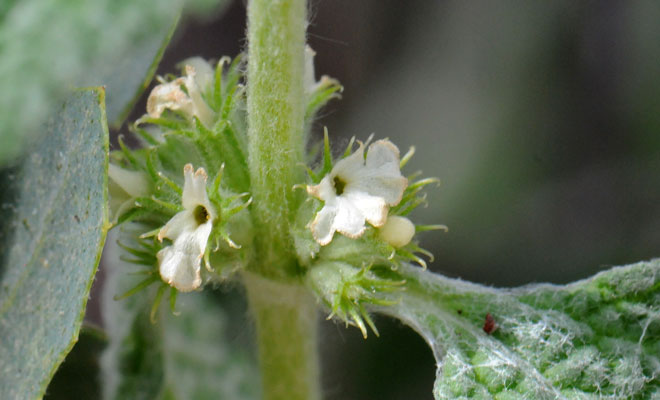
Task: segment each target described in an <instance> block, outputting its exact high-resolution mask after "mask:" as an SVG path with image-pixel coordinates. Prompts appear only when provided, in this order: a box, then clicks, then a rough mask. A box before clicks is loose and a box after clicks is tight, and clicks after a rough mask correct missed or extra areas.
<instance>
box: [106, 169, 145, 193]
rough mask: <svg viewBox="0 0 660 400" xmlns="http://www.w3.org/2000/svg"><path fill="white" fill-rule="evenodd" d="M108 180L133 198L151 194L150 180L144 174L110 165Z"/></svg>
mask: <svg viewBox="0 0 660 400" xmlns="http://www.w3.org/2000/svg"><path fill="white" fill-rule="evenodd" d="M108 178H110V180H111V181H113V182H114V183H115V184H116V185H117V186H119V187H120V188H122V189H123V190H124V191H125V192H126V193H127V194H128V195H130V196H131V197H142V196H146V195H148V194H149V179H148V178H147V175H146V174H145V173H144V172H140V171H129V170H127V169H124V168H121V167H118V166H116V165H114V164H108Z"/></svg>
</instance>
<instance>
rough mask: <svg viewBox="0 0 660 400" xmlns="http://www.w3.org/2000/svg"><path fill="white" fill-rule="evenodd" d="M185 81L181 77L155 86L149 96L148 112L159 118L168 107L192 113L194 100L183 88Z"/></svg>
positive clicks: (187, 113)
mask: <svg viewBox="0 0 660 400" xmlns="http://www.w3.org/2000/svg"><path fill="white" fill-rule="evenodd" d="M182 84H183V81H182V80H181V78H179V79H175V80H174V81H172V82H168V83H161V84H160V85H156V87H154V88H153V90H152V91H151V93H150V94H149V97H148V98H147V113H148V114H149V116H150V117H152V118H159V117H160V116H161V115H162V114H163V112H164V111H165V110H166V109H169V110H172V111H182V112H183V113H184V114H186V115H192V113H193V103H192V100H190V98H189V97H188V95H186V93H185V92H184V91H183V90H181V85H182Z"/></svg>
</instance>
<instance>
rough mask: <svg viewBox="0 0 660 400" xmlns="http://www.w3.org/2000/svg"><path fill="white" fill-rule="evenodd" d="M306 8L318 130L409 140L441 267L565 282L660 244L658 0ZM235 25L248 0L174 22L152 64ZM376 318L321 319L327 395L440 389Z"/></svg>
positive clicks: (476, 277)
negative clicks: (374, 331)
mask: <svg viewBox="0 0 660 400" xmlns="http://www.w3.org/2000/svg"><path fill="white" fill-rule="evenodd" d="M310 15H311V21H310V26H309V43H310V45H311V46H312V48H313V49H314V50H315V51H316V52H317V57H316V60H315V61H316V62H315V64H316V71H317V76H320V75H321V74H327V75H330V76H332V77H335V78H337V79H339V81H340V82H341V83H342V84H343V86H344V88H345V90H344V93H343V99H342V100H341V101H334V102H332V103H330V105H329V106H328V107H327V108H326V109H324V110H323V111H322V117H321V118H320V119H319V120H318V121H317V122H316V124H315V127H314V129H315V132H316V134H319V132H320V131H321V129H322V127H323V126H327V127H328V129H329V131H330V134H331V137H332V138H333V140H335V141H339V142H340V143H341V142H342V140H345V139H341V138H348V137H351V136H353V135H355V136H357V137H358V138H359V139H366V137H367V136H368V135H369V134H370V133H372V132H374V133H375V134H376V137H377V138H382V137H389V138H390V139H391V140H393V141H394V142H395V143H396V144H397V145H398V146H399V148H400V149H401V150H402V152H405V151H406V150H407V148H408V147H409V146H411V145H415V146H416V148H417V153H416V155H415V157H414V158H413V160H412V161H411V162H410V163H409V166H407V169H406V171H404V172H407V173H410V172H413V171H415V170H417V169H422V170H423V171H424V173H425V174H426V175H430V176H437V177H439V178H440V179H441V180H442V185H441V187H439V188H431V189H429V190H428V203H429V207H428V208H425V209H420V210H418V211H416V212H415V213H414V214H413V217H412V219H413V220H414V222H416V223H424V224H430V223H443V224H446V225H448V226H449V232H448V233H438V232H432V233H427V234H426V235H424V236H423V237H422V245H423V247H426V248H428V249H430V250H432V251H433V253H434V254H435V255H436V260H435V262H433V263H431V264H430V268H431V269H432V270H433V271H436V272H440V273H443V274H446V275H449V276H455V277H461V278H463V279H467V280H472V281H477V282H481V283H484V284H488V285H495V286H516V285H521V284H526V283H532V282H541V281H543V282H546V281H547V282H554V283H565V282H569V281H572V280H576V279H580V278H585V277H587V276H589V275H591V274H593V273H595V272H597V271H600V270H603V269H606V268H609V267H610V266H612V265H619V264H626V263H631V262H636V261H640V260H645V259H650V258H652V257H654V256H660V173H659V171H660V24H659V23H658V21H660V3H658V2H652V1H647V2H616V1H598V2H596V1H557V2H522V1H517V2H514V1H499V2H487V1H474V2H460V1H451V2H448V1H430V0H426V1H425V0H409V1H405V2H404V1H395V0H362V1H351V0H324V1H319V0H316V1H313V2H312V4H311V10H310ZM245 26H246V21H245V6H244V4H243V2H241V1H236V2H234V3H232V4H231V5H230V6H229V7H228V8H226V9H225V10H223V11H222V12H218V13H217V15H209V16H208V17H207V18H205V19H203V20H200V19H188V20H184V21H183V23H182V25H181V27H180V29H179V31H178V32H177V34H176V36H175V38H174V40H173V42H172V44H171V45H170V47H169V49H168V50H167V52H166V54H165V56H164V59H163V62H162V63H161V66H160V67H159V70H158V73H159V74H164V73H168V72H173V71H175V65H176V64H177V63H178V62H179V61H181V60H183V59H185V58H187V57H190V56H197V55H200V56H203V57H205V58H215V59H217V58H219V57H220V56H221V55H229V56H235V55H236V54H238V53H239V52H240V51H242V50H243V49H244V47H245ZM145 99H146V95H145V96H143V98H142V100H141V102H140V103H139V104H138V105H137V107H136V110H135V111H134V117H138V116H139V115H141V114H142V113H143V110H144V104H145ZM133 119H134V118H133ZM125 131H126V129H125V128H123V130H120V132H125ZM116 133H117V132H115V134H116ZM101 270H102V269H101ZM97 297H98V296H97ZM90 308H93V305H92V306H90ZM377 324H378V327H379V330H380V332H381V336H380V338H376V337H374V336H373V335H372V336H370V337H369V339H367V340H366V341H364V340H363V339H362V337H361V335H360V333H359V331H358V330H357V329H354V328H349V329H345V328H344V327H343V326H342V325H336V324H335V323H333V322H325V323H324V326H323V333H322V341H321V347H322V351H323V357H324V367H323V377H324V378H323V379H324V390H325V393H326V396H327V398H328V399H379V400H385V399H432V395H431V389H432V384H433V377H434V372H435V368H434V360H433V357H432V355H431V352H430V350H428V349H427V347H426V345H425V344H424V342H423V341H422V340H421V339H420V338H419V337H417V336H416V334H415V333H414V332H412V331H411V330H410V329H408V328H406V327H403V326H401V324H399V323H397V322H394V321H390V320H386V319H384V318H379V319H378V320H377Z"/></svg>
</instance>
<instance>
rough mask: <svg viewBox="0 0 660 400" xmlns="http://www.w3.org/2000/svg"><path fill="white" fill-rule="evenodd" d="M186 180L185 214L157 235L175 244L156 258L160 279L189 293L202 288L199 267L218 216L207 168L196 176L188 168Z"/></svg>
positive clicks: (181, 214) (190, 166)
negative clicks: (212, 201)
mask: <svg viewBox="0 0 660 400" xmlns="http://www.w3.org/2000/svg"><path fill="white" fill-rule="evenodd" d="M183 176H184V179H185V181H184V183H183V196H182V203H183V207H184V210H183V211H181V212H179V213H177V214H176V215H175V216H174V217H172V219H170V220H169V221H168V222H167V224H166V225H165V226H164V227H163V228H162V229H161V230H160V232H159V233H158V240H160V241H162V240H163V238H168V239H171V240H172V241H173V242H174V243H173V244H172V245H171V246H168V247H165V248H164V249H162V250H161V251H159V252H158V255H157V257H158V266H159V271H160V276H161V278H163V280H164V281H165V282H167V283H168V284H170V285H171V286H173V287H175V288H176V289H178V290H180V291H182V292H189V291H191V290H195V289H197V288H198V287H199V286H200V285H201V284H202V278H201V275H200V263H201V259H202V256H204V251H205V250H206V242H208V239H209V235H210V234H211V230H212V228H213V219H214V218H215V217H216V213H215V209H214V208H213V206H212V205H211V202H210V201H209V197H208V195H207V194H206V180H207V176H206V171H204V168H199V169H198V170H197V172H193V166H192V165H191V164H186V166H185V167H184V168H183Z"/></svg>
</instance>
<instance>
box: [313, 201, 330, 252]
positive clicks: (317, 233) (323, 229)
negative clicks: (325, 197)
mask: <svg viewBox="0 0 660 400" xmlns="http://www.w3.org/2000/svg"><path fill="white" fill-rule="evenodd" d="M336 215H337V208H336V207H334V206H331V205H325V206H324V207H323V208H322V209H321V211H319V212H318V213H317V214H316V217H315V218H314V220H313V221H312V223H311V224H309V228H310V230H311V231H312V236H314V240H316V241H317V242H318V243H319V244H320V245H321V246H325V245H326V244H328V243H330V241H331V240H332V237H333V236H334V234H335V227H334V226H333V222H334V219H335V216H336Z"/></svg>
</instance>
